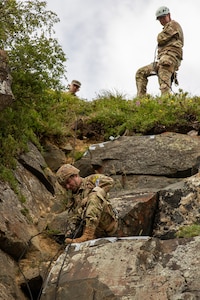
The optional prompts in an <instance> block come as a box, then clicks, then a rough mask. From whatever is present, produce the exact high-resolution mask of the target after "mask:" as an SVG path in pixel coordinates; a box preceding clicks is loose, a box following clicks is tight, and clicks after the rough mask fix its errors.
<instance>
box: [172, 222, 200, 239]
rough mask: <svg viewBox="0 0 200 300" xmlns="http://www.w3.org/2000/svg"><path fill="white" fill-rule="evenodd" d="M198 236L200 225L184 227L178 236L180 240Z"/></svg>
mask: <svg viewBox="0 0 200 300" xmlns="http://www.w3.org/2000/svg"><path fill="white" fill-rule="evenodd" d="M198 235H200V224H193V225H188V226H183V227H181V228H180V229H179V231H178V232H177V234H176V236H177V237H180V238H190V237H194V236H198Z"/></svg>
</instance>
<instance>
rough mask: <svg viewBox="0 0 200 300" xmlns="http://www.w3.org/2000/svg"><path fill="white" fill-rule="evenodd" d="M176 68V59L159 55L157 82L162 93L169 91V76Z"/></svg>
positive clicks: (170, 82) (170, 76) (170, 83)
mask: <svg viewBox="0 0 200 300" xmlns="http://www.w3.org/2000/svg"><path fill="white" fill-rule="evenodd" d="M177 69H178V66H177V61H176V60H175V59H174V58H173V57H171V56H169V55H163V56H162V57H161V59H160V61H159V63H158V82H159V85H160V90H161V94H162V95H163V94H167V93H170V92H171V85H172V81H171V78H172V75H173V73H174V72H175V71H176V70H177Z"/></svg>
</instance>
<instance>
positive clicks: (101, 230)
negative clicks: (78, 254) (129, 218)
mask: <svg viewBox="0 0 200 300" xmlns="http://www.w3.org/2000/svg"><path fill="white" fill-rule="evenodd" d="M56 176H57V179H58V182H59V183H60V184H61V185H62V186H63V187H64V188H65V189H66V190H70V191H71V192H72V197H71V199H70V201H69V203H68V212H69V220H68V222H69V232H67V237H66V239H65V243H66V244H70V243H80V242H85V241H88V240H92V239H95V238H100V237H108V236H113V235H115V234H116V232H117V229H118V218H117V216H116V214H115V212H114V210H113V208H112V206H111V203H110V201H109V200H108V192H109V190H110V189H111V188H112V187H113V184H114V181H113V179H112V178H111V177H108V176H105V175H103V174H92V175H90V176H88V177H85V178H82V177H80V176H79V169H77V168H75V167H74V166H72V165H70V164H64V165H63V166H61V167H60V168H59V169H58V171H57V173H56Z"/></svg>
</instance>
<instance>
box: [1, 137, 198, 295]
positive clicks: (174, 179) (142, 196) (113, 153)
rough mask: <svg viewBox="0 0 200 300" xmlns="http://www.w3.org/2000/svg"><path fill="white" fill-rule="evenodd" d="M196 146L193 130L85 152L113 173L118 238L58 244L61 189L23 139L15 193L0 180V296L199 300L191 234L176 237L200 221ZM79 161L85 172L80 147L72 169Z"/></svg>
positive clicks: (63, 221) (63, 194) (63, 226)
mask: <svg viewBox="0 0 200 300" xmlns="http://www.w3.org/2000/svg"><path fill="white" fill-rule="evenodd" d="M125 146H126V147H125ZM199 146H200V139H199V137H198V136H187V135H183V134H172V133H167V134H162V135H160V136H155V137H152V138H151V137H143V138H141V137H126V138H125V137H123V138H119V139H118V140H116V141H110V142H108V143H107V144H106V146H105V147H106V148H105V149H104V147H100V148H101V149H97V152H93V154H92V156H93V158H94V157H95V156H96V158H100V159H101V160H102V161H103V166H104V171H105V172H106V173H108V174H109V175H110V176H112V177H113V178H114V179H115V186H114V188H113V190H112V191H111V192H110V200H111V202H112V205H113V207H114V208H116V209H117V211H118V213H119V217H120V218H122V219H123V224H124V230H125V232H126V235H127V236H128V237H127V236H126V237H123V238H120V237H119V238H113V239H111V240H110V239H99V240H95V241H91V242H89V243H81V244H76V245H73V246H71V247H69V248H67V249H66V250H65V247H64V245H63V244H62V238H63V236H64V234H65V232H66V219H67V213H66V211H65V201H66V199H67V193H66V191H65V190H63V189H62V187H61V186H60V185H59V184H58V183H57V182H56V179H55V173H54V171H53V170H51V168H50V166H49V165H48V164H47V161H45V159H44V157H43V156H42V155H41V153H40V152H39V151H38V149H37V148H36V147H35V146H34V145H32V144H31V143H30V144H29V145H28V148H29V151H28V152H27V153H24V154H22V155H21V156H20V157H19V160H18V164H17V168H16V170H15V171H14V175H15V178H16V179H17V181H18V191H17V193H16V192H14V191H13V190H12V189H11V187H10V186H9V184H8V183H5V182H0V261H1V271H0V272H1V279H0V288H1V296H0V299H1V300H8V299H9V300H13V299H15V300H18V299H19V300H24V299H31V300H32V299H33V300H38V299H42V300H49V299H51V300H52V299H61V300H62V299H63V300H64V299H71V300H73V299H74V300H75V299H81V300H84V299H87V300H90V299H96V300H99V299H122V300H124V299H125V300H127V299H129V300H130V299H131V300H132V299H134V300H135V299H136V300H137V299H138V300H140V299H145V300H146V299H147V300H149V299H150V300H151V299H152V300H153V299H158V300H168V299H170V300H179V299H184V300H186V299H200V292H199V291H200V283H199V275H200V274H199V270H200V266H199V264H200V262H199V257H198V256H199V245H200V243H199V242H200V240H199V236H197V237H193V238H187V239H186V238H177V233H178V232H179V231H180V229H181V228H182V227H183V226H186V225H192V224H199V222H200V221H199V220H200V215H199V199H200V196H199V186H200V173H198V159H199V156H200V155H199V154H200V153H199V152H200V150H199V149H200V147H199ZM150 147H151V149H150ZM97 148H98V147H97ZM100 150H101V151H100ZM92 151H96V150H92ZM124 151H126V155H125V153H124ZM131 151H132V152H131ZM57 153H58V155H59V151H57ZM97 153H98V155H97ZM46 154H47V153H46ZM62 157H63V154H62ZM126 157H127V160H126ZM157 157H158V160H157ZM162 157H163V158H162ZM136 158H137V159H136ZM48 159H50V157H49V156H48ZM120 160H121V164H120ZM86 162H87V166H89V167H88V168H87V172H88V173H89V172H92V169H91V164H90V163H91V157H89V154H88V153H86V155H85V157H84V158H82V159H81V161H78V162H76V164H79V165H81V172H82V173H83V172H84V164H86ZM145 164H146V168H145ZM122 166H123V167H124V168H122ZM113 170H115V172H113Z"/></svg>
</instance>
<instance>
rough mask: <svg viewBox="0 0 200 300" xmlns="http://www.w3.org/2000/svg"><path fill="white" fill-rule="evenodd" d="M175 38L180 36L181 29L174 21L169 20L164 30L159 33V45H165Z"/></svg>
mask: <svg viewBox="0 0 200 300" xmlns="http://www.w3.org/2000/svg"><path fill="white" fill-rule="evenodd" d="M173 38H176V39H178V38H179V31H178V28H177V26H174V23H172V22H169V23H168V24H167V25H166V26H165V28H164V29H163V31H162V32H160V33H159V34H158V37H157V42H158V46H164V45H167V44H168V43H169V41H170V40H171V39H173Z"/></svg>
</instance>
